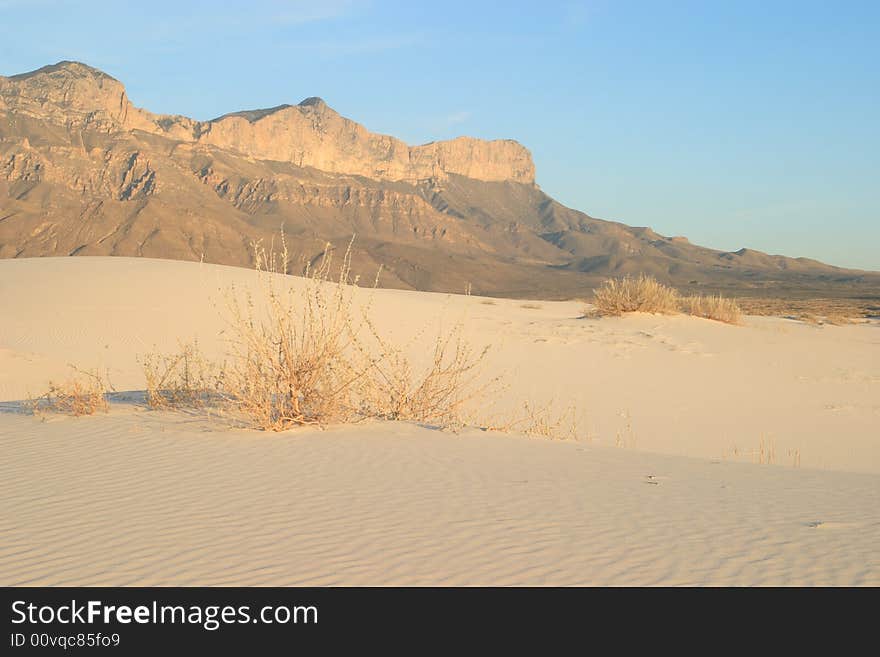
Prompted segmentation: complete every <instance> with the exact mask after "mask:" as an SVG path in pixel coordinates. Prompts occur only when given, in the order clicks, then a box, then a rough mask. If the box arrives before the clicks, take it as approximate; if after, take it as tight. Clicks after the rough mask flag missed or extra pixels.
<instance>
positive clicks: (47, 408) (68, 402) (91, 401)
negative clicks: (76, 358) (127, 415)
mask: <svg viewBox="0 0 880 657" xmlns="http://www.w3.org/2000/svg"><path fill="white" fill-rule="evenodd" d="M73 369H74V373H73V375H72V376H71V377H70V378H68V379H67V380H65V381H63V382H60V383H59V382H55V381H50V382H49V389H48V390H47V391H46V392H44V393H43V394H42V395H40V396H39V397H36V398H32V399H30V400H29V401H28V402H27V403H26V404H25V408H26V410H28V411H30V412H31V413H34V414H41V413H59V414H62V415H73V416H77V417H78V416H81V415H94V414H95V413H98V412H106V411H107V410H108V408H109V404H108V403H107V388H108V385H107V383H106V381H105V378H104V377H103V376H102V375H101V374H100V372H99V371H98V370H93V371H86V370H79V369H76V368H73Z"/></svg>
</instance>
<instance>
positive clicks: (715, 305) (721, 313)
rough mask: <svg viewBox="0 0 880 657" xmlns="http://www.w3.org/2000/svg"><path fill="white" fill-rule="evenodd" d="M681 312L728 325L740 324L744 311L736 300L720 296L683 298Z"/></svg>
mask: <svg viewBox="0 0 880 657" xmlns="http://www.w3.org/2000/svg"><path fill="white" fill-rule="evenodd" d="M681 310H682V312H684V313H686V314H688V315H694V316H695V317H703V318H705V319H714V320H715V321H717V322H725V323H727V324H739V323H740V321H741V320H742V310H741V309H740V307H739V304H738V303H737V302H736V300H734V299H726V298H725V297H722V296H721V295H720V294H717V295H699V296H691V297H682V298H681Z"/></svg>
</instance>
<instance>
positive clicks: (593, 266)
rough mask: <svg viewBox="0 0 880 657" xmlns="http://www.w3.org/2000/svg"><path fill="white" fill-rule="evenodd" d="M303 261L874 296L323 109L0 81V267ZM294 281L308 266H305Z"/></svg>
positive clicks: (504, 277)
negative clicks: (17, 263) (612, 211)
mask: <svg viewBox="0 0 880 657" xmlns="http://www.w3.org/2000/svg"><path fill="white" fill-rule="evenodd" d="M282 225H283V227H284V231H285V233H286V234H287V235H288V236H289V244H290V245H291V248H292V251H293V252H294V254H295V255H298V256H300V257H301V259H302V262H307V261H310V260H313V259H314V258H315V257H316V256H317V255H318V254H320V253H321V252H322V251H323V249H324V248H325V244H326V243H327V242H330V243H332V244H333V245H335V246H337V247H344V245H345V244H346V243H347V242H348V240H349V239H350V238H351V235H352V234H355V233H356V234H357V236H358V237H357V247H356V259H355V263H354V265H355V267H354V268H355V271H356V272H357V273H360V274H362V275H364V276H369V277H370V279H372V275H373V274H374V273H375V271H376V269H377V268H378V266H379V265H380V264H381V265H383V268H384V270H385V273H384V274H383V277H382V280H381V284H382V285H385V286H392V287H403V288H414V289H425V290H438V291H439V290H445V291H455V292H460V291H463V290H464V289H465V287H466V286H468V285H469V286H471V289H472V290H473V291H474V292H478V293H487V294H505V295H519V296H540V297H562V296H573V295H579V294H580V295H583V294H586V293H587V292H588V290H589V289H590V287H591V286H593V285H595V284H596V283H597V282H598V281H600V280H601V279H602V278H604V277H606V276H609V275H620V274H624V273H634V272H639V271H648V272H650V273H653V274H654V275H656V276H658V277H659V278H661V279H663V280H666V281H668V282H671V283H673V284H676V285H679V286H684V287H693V288H701V289H711V290H715V289H733V290H737V291H743V290H745V291H748V290H752V291H757V292H760V291H766V290H768V289H769V290H780V289H787V290H792V289H800V290H826V291H831V292H833V293H835V294H837V293H850V292H852V291H853V290H857V289H862V288H866V289H867V288H870V289H874V288H875V287H876V286H878V284H880V274H876V273H868V272H857V271H851V270H845V269H840V268H836V267H831V266H829V265H824V264H821V263H818V262H815V261H812V260H806V259H792V258H784V257H781V256H768V255H766V254H762V253H759V252H755V251H750V250H746V249H743V250H741V251H737V252H732V253H729V252H721V251H716V250H712V249H706V248H702V247H699V246H695V245H692V244H690V243H689V242H688V241H687V240H685V239H684V238H668V237H663V236H661V235H658V234H656V233H655V232H653V231H652V230H650V229H648V228H632V227H629V226H625V225H623V224H619V223H614V222H607V221H602V220H599V219H594V218H592V217H589V216H588V215H586V214H583V213H581V212H577V211H575V210H572V209H569V208H566V207H564V206H562V205H561V204H559V203H557V202H556V201H554V200H553V199H551V198H550V197H548V196H547V195H546V194H544V193H543V192H542V191H541V190H540V189H539V188H538V187H537V186H536V185H535V184H534V165H533V163H532V160H531V155H530V154H529V152H528V151H527V150H526V149H525V148H524V147H522V146H521V145H520V144H518V143H516V142H514V141H510V140H498V141H482V140H478V139H472V138H466V137H460V138H458V139H454V140H451V141H444V142H435V143H431V144H425V145H422V146H408V145H407V144H405V143H404V142H402V141H400V140H398V139H395V138H394V137H390V136H386V135H379V134H374V133H371V132H369V131H368V130H367V129H366V128H364V127H363V126H361V125H359V124H357V123H355V122H354V121H351V120H350V119H347V118H344V117H342V116H340V115H339V114H338V113H336V112H335V111H334V110H332V109H331V108H329V107H328V106H327V105H326V103H324V102H323V101H322V100H320V99H318V98H309V99H306V100H304V101H303V102H302V103H300V104H299V105H281V106H278V107H274V108H270V109H265V110H253V111H243V112H235V113H231V114H227V115H224V116H222V117H218V118H217V119H213V120H211V121H207V122H200V121H195V120H193V119H189V118H187V117H182V116H162V115H155V114H151V113H150V112H147V111H146V110H142V109H139V108H136V107H134V106H133V105H132V104H131V102H130V101H129V100H128V97H127V95H126V93H125V89H124V87H123V85H122V84H121V83H120V82H118V81H117V80H115V79H114V78H112V77H110V76H108V75H106V74H105V73H103V72H101V71H98V70H96V69H93V68H91V67H88V66H86V65H84V64H79V63H75V62H61V63H59V64H56V65H53V66H47V67H44V68H42V69H39V70H37V71H33V72H30V73H25V74H21V75H15V76H12V77H9V78H2V77H0V257H26V256H43V255H142V256H150V257H160V258H174V259H185V260H198V259H202V258H204V259H205V260H206V261H209V262H216V263H222V264H232V265H245V266H246V265H249V264H251V256H252V253H251V243H252V242H253V241H255V240H260V239H262V240H266V241H268V240H271V239H272V237H273V236H277V234H278V233H279V230H280V229H281V227H282ZM297 266H300V265H297Z"/></svg>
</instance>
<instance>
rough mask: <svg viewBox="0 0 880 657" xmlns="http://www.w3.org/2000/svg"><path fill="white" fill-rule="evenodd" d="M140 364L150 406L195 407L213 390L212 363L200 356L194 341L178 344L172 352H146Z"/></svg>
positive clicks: (156, 407)
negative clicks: (175, 351)
mask: <svg viewBox="0 0 880 657" xmlns="http://www.w3.org/2000/svg"><path fill="white" fill-rule="evenodd" d="M141 366H142V368H143V371H144V378H145V379H146V382H147V388H146V395H145V397H146V402H147V405H148V406H149V407H150V408H153V409H158V408H185V407H189V408H197V407H201V406H203V405H204V404H205V403H208V402H209V401H210V400H211V399H212V397H214V396H215V394H216V392H217V383H218V382H217V377H218V373H217V371H216V366H215V365H214V364H213V363H210V362H208V361H207V360H206V359H205V357H204V356H202V354H201V352H200V351H199V345H198V342H192V343H187V344H184V345H182V346H181V348H180V351H178V352H177V353H176V354H170V355H169V354H155V353H153V354H147V355H146V356H144V357H142V358H141Z"/></svg>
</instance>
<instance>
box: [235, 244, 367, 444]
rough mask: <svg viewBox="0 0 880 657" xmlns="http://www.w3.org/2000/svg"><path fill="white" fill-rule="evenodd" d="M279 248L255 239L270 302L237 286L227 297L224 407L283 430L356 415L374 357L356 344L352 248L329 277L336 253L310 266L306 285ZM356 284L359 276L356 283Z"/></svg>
mask: <svg viewBox="0 0 880 657" xmlns="http://www.w3.org/2000/svg"><path fill="white" fill-rule="evenodd" d="M282 246H283V250H282V252H281V253H280V254H276V253H275V252H274V251H272V250H269V251H266V250H265V249H263V248H262V247H260V245H259V244H257V245H254V254H255V267H256V270H257V272H258V274H259V276H260V283H261V285H262V289H263V296H262V298H261V299H260V301H262V302H263V303H261V304H258V303H257V302H256V301H255V300H254V298H253V296H252V295H251V294H250V293H246V294H245V298H244V302H243V303H242V300H241V299H240V298H239V296H238V295H237V293H236V291H235V289H232V290H230V293H229V295H228V297H227V301H228V304H227V305H228V309H229V311H230V322H229V329H228V335H229V338H228V343H229V346H230V353H229V354H228V361H227V364H226V366H225V367H224V368H223V371H222V373H221V378H220V390H221V394H222V395H223V397H224V405H225V406H226V407H227V408H228V409H229V410H231V411H233V412H234V413H236V414H237V415H238V416H239V417H240V418H241V419H243V420H244V421H245V423H246V424H248V425H249V426H252V427H254V428H258V429H263V430H272V431H282V430H284V429H288V428H290V427H293V426H298V425H308V424H326V423H334V422H346V421H351V420H352V419H354V417H355V415H356V413H357V409H358V400H357V399H356V397H355V390H356V386H355V383H356V382H358V381H359V380H360V379H362V378H363V377H364V375H365V374H366V371H367V370H368V369H369V367H370V365H371V363H370V362H369V361H367V360H365V359H363V358H361V353H362V352H361V350H359V349H357V348H354V342H355V341H356V339H357V337H356V328H355V327H354V326H353V325H352V322H351V318H352V307H351V304H352V286H350V285H349V283H351V281H349V273H350V262H351V246H350V245H349V249H348V251H347V252H346V254H345V256H344V258H343V261H342V264H341V266H340V271H339V277H338V279H337V280H335V281H331V279H330V266H331V261H332V255H331V254H332V251H331V250H330V248H329V245H328V248H327V249H326V250H325V252H324V255H323V256H322V258H321V260H320V261H319V262H318V264H317V265H316V266H315V267H314V268H312V267H307V269H306V276H305V283H304V289H302V290H300V291H298V290H296V289H294V288H292V287H290V286H289V284H288V283H289V279H287V278H286V277H284V276H280V275H278V274H282V273H284V272H285V271H286V270H287V264H288V251H287V247H286V244H285V243H284V240H283V236H282ZM354 282H355V283H356V281H354Z"/></svg>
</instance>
